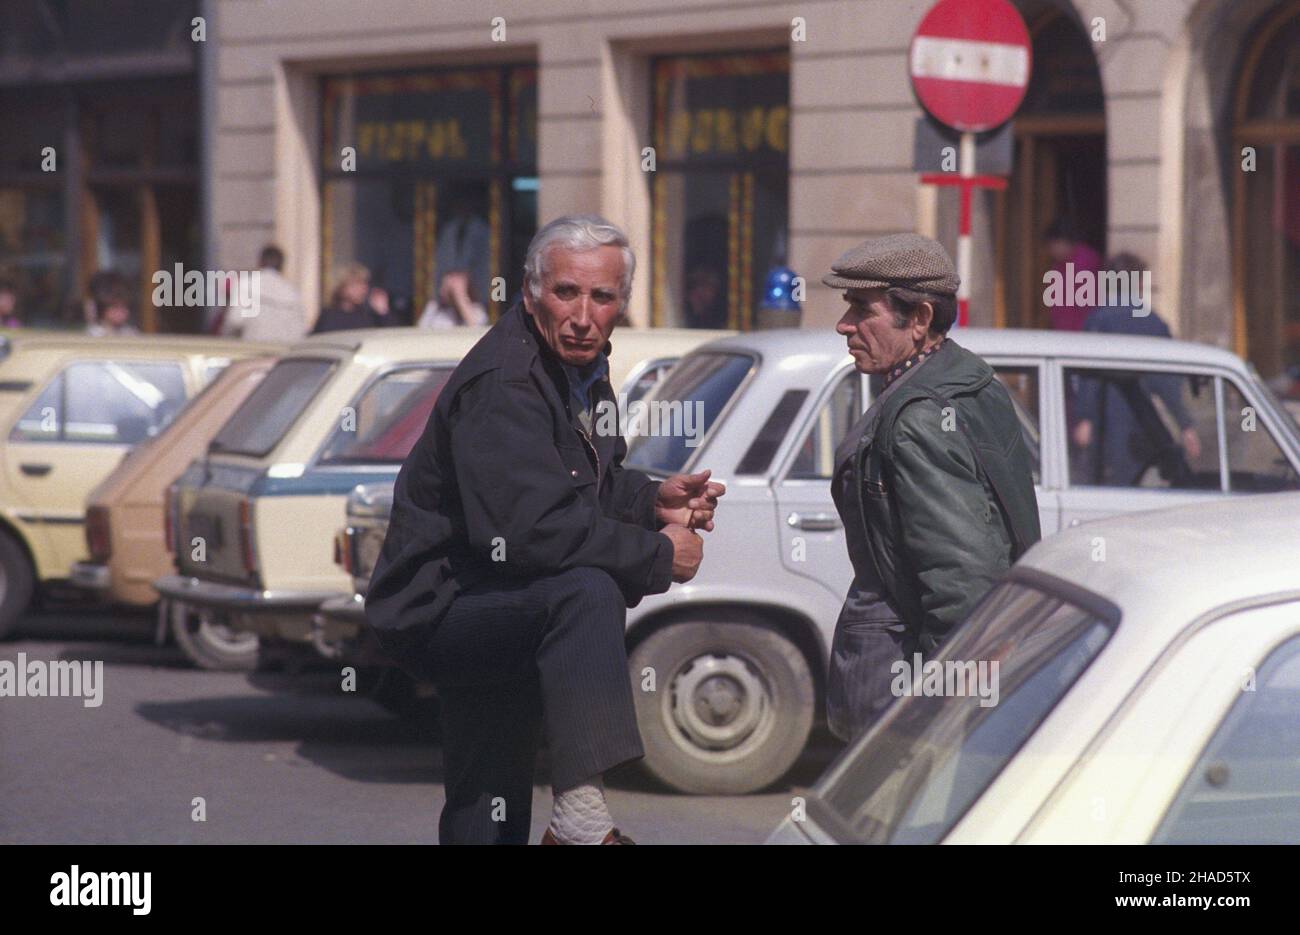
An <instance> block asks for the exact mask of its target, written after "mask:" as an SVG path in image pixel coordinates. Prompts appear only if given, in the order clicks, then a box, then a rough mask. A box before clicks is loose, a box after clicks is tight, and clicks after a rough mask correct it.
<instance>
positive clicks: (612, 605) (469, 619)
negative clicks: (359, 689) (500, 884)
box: [418, 568, 644, 844]
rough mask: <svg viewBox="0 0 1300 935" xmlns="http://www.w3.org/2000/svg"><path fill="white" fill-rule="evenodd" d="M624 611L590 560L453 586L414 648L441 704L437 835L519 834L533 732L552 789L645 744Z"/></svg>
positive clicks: (527, 818)
mask: <svg viewBox="0 0 1300 935" xmlns="http://www.w3.org/2000/svg"><path fill="white" fill-rule="evenodd" d="M626 620H627V605H626V603H625V601H624V599H623V594H622V592H621V591H620V590H619V588H618V585H616V584H615V583H614V579H612V578H611V577H610V576H609V575H607V574H606V573H605V572H603V571H600V570H598V569H594V568H575V569H571V570H569V571H565V572H561V573H559V574H556V575H550V576H547V577H541V578H534V579H531V580H528V581H519V582H509V583H506V582H492V583H490V584H481V585H478V586H474V587H471V588H469V589H468V590H466V591H464V592H462V593H461V594H459V595H458V596H457V597H456V599H455V601H453V603H452V605H451V607H450V608H449V609H448V611H447V613H446V615H445V616H444V617H443V619H442V621H441V622H440V623H439V624H438V625H437V627H436V628H435V630H434V632H433V635H432V637H431V638H430V639H429V640H428V642H427V644H426V645H425V647H424V649H423V650H422V651H421V655H422V657H423V658H422V659H420V660H418V662H419V663H420V665H419V668H421V669H423V670H425V671H426V672H427V674H428V675H429V676H430V677H431V678H432V680H433V682H434V684H435V685H436V686H437V688H438V695H439V701H440V705H441V711H442V745H443V762H444V767H445V776H446V779H445V784H446V795H447V803H446V805H445V806H444V807H443V810H442V817H441V819H440V820H439V822H438V836H439V840H440V842H441V843H443V844H527V843H528V833H529V825H530V823H531V819H532V796H533V767H534V762H535V760H536V758H537V749H538V744H539V741H540V739H541V736H542V734H543V732H544V734H545V738H546V744H547V747H548V748H549V750H550V761H551V783H552V786H553V787H554V788H555V789H557V790H561V791H562V790H564V789H568V788H571V787H573V786H576V785H578V784H579V783H581V782H583V781H584V780H587V779H590V778H592V777H595V776H599V775H601V774H602V773H604V772H605V771H606V770H607V769H610V768H612V767H614V766H617V765H618V764H619V763H623V762H625V761H627V760H632V759H637V758H639V757H641V756H643V755H644V751H643V750H642V747H641V735H640V733H639V732H638V730H637V726H636V711H635V709H634V707H633V701H632V684H631V679H630V677H629V675H628V670H627V649H626V646H625V645H624V642H623V640H624V627H625V625H626Z"/></svg>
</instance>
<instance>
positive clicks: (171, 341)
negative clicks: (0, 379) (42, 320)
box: [5, 330, 284, 357]
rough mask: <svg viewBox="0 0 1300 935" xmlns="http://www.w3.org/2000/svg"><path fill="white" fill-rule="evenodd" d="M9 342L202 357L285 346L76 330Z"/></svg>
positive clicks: (16, 334)
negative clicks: (161, 350)
mask: <svg viewBox="0 0 1300 935" xmlns="http://www.w3.org/2000/svg"><path fill="white" fill-rule="evenodd" d="M5 337H6V340H7V341H8V343H9V345H10V347H11V348H13V349H14V350H45V349H51V350H86V349H91V348H103V347H111V348H114V349H116V350H127V351H135V350H155V349H157V348H171V349H174V350H178V351H191V352H193V353H198V354H210V355H213V356H218V357H220V356H224V355H228V354H230V353H232V352H242V353H243V354H254V353H258V352H262V353H267V354H274V353H280V352H282V351H284V346H283V345H278V344H260V343H254V342H250V341H241V340H239V339H236V338H218V337H211V336H209V335H202V334H137V335H111V336H104V337H94V336H92V335H89V334H82V333H79V332H74V331H21V330H15V331H10V332H8V333H7V334H6V336H5Z"/></svg>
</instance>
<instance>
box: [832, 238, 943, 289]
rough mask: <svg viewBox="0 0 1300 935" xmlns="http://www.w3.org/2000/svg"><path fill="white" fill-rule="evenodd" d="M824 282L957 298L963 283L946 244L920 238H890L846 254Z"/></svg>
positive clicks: (870, 242)
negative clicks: (904, 289)
mask: <svg viewBox="0 0 1300 935" xmlns="http://www.w3.org/2000/svg"><path fill="white" fill-rule="evenodd" d="M822 282H824V283H826V285H828V286H834V287H835V288H837V289H878V288H885V287H888V286H902V287H904V288H906V289H915V290H916V291H918V292H933V293H934V294H936V295H956V293H957V285H958V284H959V283H960V282H961V279H960V277H958V275H957V270H956V268H955V267H954V266H953V265H952V259H951V257H949V256H948V251H947V250H945V249H944V248H943V244H941V243H939V242H938V241H936V240H931V239H930V238H929V237H922V236H921V235H920V234H890V235H888V236H887V237H876V238H873V239H872V240H864V241H863V242H862V243H860V244H858V245H857V246H856V247H854V248H852V249H851V250H846V251H845V252H844V254H843V255H842V256H841V257H840V258H839V259H838V260H836V261H835V262H834V263H832V264H831V272H829V273H827V274H826V275H825V276H823V277H822Z"/></svg>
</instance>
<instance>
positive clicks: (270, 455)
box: [154, 328, 716, 667]
mask: <svg viewBox="0 0 1300 935" xmlns="http://www.w3.org/2000/svg"><path fill="white" fill-rule="evenodd" d="M483 333H484V332H483V330H481V329H459V330H454V331H437V332H431V331H428V330H425V329H417V328H383V329H375V330H369V331H343V332H334V333H329V334H324V335H318V336H315V337H312V338H309V339H308V340H306V341H304V342H303V343H302V344H299V345H297V346H296V347H294V348H293V350H292V351H290V352H289V353H288V354H287V355H285V356H284V357H283V358H281V360H280V361H279V363H277V364H276V366H275V367H274V368H272V370H271V371H270V373H268V374H267V376H266V377H265V379H264V380H263V381H262V384H261V385H260V386H259V387H258V388H257V389H256V390H254V391H253V393H252V395H251V396H249V398H248V399H247V400H246V401H245V402H244V404H243V406H241V407H240V409H239V410H237V411H236V413H235V414H234V416H232V417H231V419H230V421H229V422H227V423H226V425H225V426H223V427H222V429H221V430H220V431H219V432H218V433H217V434H216V436H215V437H214V438H213V440H212V443H211V445H210V446H209V448H208V452H207V455H206V457H203V458H200V459H198V460H196V461H195V462H194V463H193V464H191V465H190V467H189V469H188V470H186V472H185V473H184V474H183V475H182V476H181V478H180V479H179V480H178V481H177V483H176V485H175V494H174V500H173V503H174V507H173V510H172V515H173V516H175V517H176V521H175V527H176V528H175V529H174V530H173V531H172V533H171V535H172V536H173V537H174V538H173V542H174V545H175V550H176V557H177V570H178V572H179V573H178V574H176V575H169V576H165V577H163V578H160V579H158V580H157V581H156V582H155V583H154V586H155V587H156V588H157V589H158V591H159V593H160V594H162V595H163V597H164V598H165V599H167V600H169V601H171V602H173V603H172V605H171V606H172V609H173V612H174V613H178V614H189V613H197V614H199V615H200V616H201V617H206V618H207V619H209V620H212V621H214V622H219V623H220V624H221V625H223V626H225V627H228V628H229V631H233V633H234V634H236V635H237V634H239V633H253V634H256V635H257V636H258V637H260V638H261V641H262V647H263V649H266V648H268V647H269V646H270V645H273V644H281V645H283V644H298V645H300V646H306V645H307V644H309V643H314V644H316V645H317V648H318V649H320V650H321V651H323V652H326V653H327V654H330V655H333V650H332V649H331V648H330V647H329V646H328V645H327V643H326V642H325V635H323V634H322V633H321V631H320V629H319V627H318V626H315V625H313V616H314V615H315V611H316V609H317V608H318V607H319V606H320V605H321V604H322V603H323V602H324V601H327V600H329V599H331V598H335V597H340V596H346V595H350V594H351V593H352V590H353V584H352V579H351V577H350V576H349V575H348V573H347V572H346V571H345V570H344V569H343V568H342V567H340V566H339V565H338V564H337V563H336V562H335V547H334V542H335V533H336V532H337V530H339V529H340V528H342V527H343V526H344V525H345V504H346V501H347V496H348V494H349V493H350V492H351V491H352V489H353V488H354V487H356V486H357V485H358V484H374V483H376V482H381V483H382V482H386V483H388V484H391V483H392V482H393V481H394V480H395V479H396V477H397V471H398V469H399V468H400V467H401V463H402V460H403V459H404V458H405V457H406V454H407V452H408V451H409V450H410V447H411V445H412V444H413V443H414V441H415V439H416V438H417V437H418V436H419V432H420V430H422V428H423V426H424V422H425V421H426V420H427V418H428V413H429V411H430V410H431V409H432V406H433V403H434V400H435V399H436V398H437V393H438V391H439V390H440V389H441V387H442V386H443V384H444V383H445V382H446V380H447V378H448V377H449V376H450V375H451V372H452V370H453V369H454V368H455V366H456V364H457V363H458V362H459V361H460V359H461V357H463V356H464V354H465V353H466V352H467V351H468V350H469V349H470V348H471V347H472V346H473V345H474V343H475V342H476V341H477V340H478V338H479V337H481V335H482V334H483ZM713 336H716V333H714V332H704V331H701V332H689V333H687V334H686V335H677V336H670V337H668V338H666V339H665V338H664V337H663V336H660V335H656V334H655V333H654V332H640V333H638V332H623V333H619V334H616V335H615V339H614V342H613V348H614V349H613V354H612V357H611V362H610V371H611V374H610V376H611V379H612V380H614V381H618V382H616V383H615V385H622V386H625V387H628V388H632V387H636V386H637V385H639V384H643V383H647V382H652V381H653V380H654V379H657V376H658V372H659V371H661V370H662V369H664V368H665V367H667V366H669V365H670V364H671V362H672V361H673V360H675V359H676V357H677V356H678V355H679V354H680V353H682V350H683V349H684V346H685V345H686V344H689V345H690V346H693V345H694V343H698V342H700V341H704V340H707V339H708V338H710V337H713ZM674 351H675V352H676V353H673V352H674ZM244 646H245V643H243V642H241V643H238V644H236V643H234V642H232V644H231V645H230V646H229V647H228V649H229V652H228V653H227V654H226V658H225V660H224V663H223V665H224V667H241V666H242V667H248V666H252V665H254V664H255V663H256V658H257V652H256V650H253V651H249V650H247V649H245V648H244Z"/></svg>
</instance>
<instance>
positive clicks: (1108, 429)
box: [1070, 252, 1201, 487]
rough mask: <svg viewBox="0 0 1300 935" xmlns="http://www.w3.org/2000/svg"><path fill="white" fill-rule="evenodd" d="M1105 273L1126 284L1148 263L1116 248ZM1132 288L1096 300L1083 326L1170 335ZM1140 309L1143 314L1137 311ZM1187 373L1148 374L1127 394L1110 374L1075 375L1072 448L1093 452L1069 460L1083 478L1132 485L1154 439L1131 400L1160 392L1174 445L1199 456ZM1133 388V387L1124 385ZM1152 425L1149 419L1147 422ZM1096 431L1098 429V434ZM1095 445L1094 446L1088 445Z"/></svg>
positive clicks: (1109, 331) (1145, 269)
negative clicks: (1121, 297) (1113, 299)
mask: <svg viewBox="0 0 1300 935" xmlns="http://www.w3.org/2000/svg"><path fill="white" fill-rule="evenodd" d="M1106 269H1107V271H1108V272H1111V273H1115V274H1118V275H1120V276H1123V277H1125V278H1126V279H1127V280H1128V281H1129V282H1130V283H1132V284H1134V285H1136V283H1138V282H1140V281H1141V280H1142V277H1143V275H1144V274H1146V273H1149V267H1148V266H1147V265H1146V262H1145V261H1144V260H1142V258H1140V257H1138V256H1136V255H1135V254H1132V253H1127V252H1125V253H1118V254H1116V255H1115V256H1113V257H1111V258H1110V259H1109V260H1108V261H1107V262H1106ZM1136 291H1137V290H1136V288H1134V287H1132V286H1131V287H1130V288H1129V290H1128V293H1129V296H1130V299H1131V301H1129V302H1128V303H1121V304H1116V305H1099V306H1098V307H1097V308H1095V309H1093V310H1092V311H1091V312H1090V313H1089V314H1088V318H1087V320H1086V321H1085V322H1084V326H1083V330H1084V331H1093V332H1100V333H1103V334H1140V335H1147V336H1150V337H1157V338H1170V337H1172V334H1171V333H1170V331H1169V326H1168V325H1167V324H1165V320H1164V319H1163V318H1161V317H1160V314H1159V313H1158V312H1156V310H1155V309H1153V308H1151V307H1150V304H1149V303H1150V302H1151V296H1149V295H1148V296H1144V297H1143V299H1142V302H1145V303H1147V304H1146V306H1145V307H1142V306H1141V304H1140V302H1139V301H1138V300H1137V298H1136V297H1135V295H1134V293H1135V292H1136ZM1140 313H1142V314H1140ZM1185 381H1186V378H1185V377H1183V376H1180V375H1178V374H1164V375H1154V374H1148V375H1146V376H1143V377H1141V378H1140V379H1139V380H1138V381H1137V386H1136V393H1137V394H1138V395H1136V396H1134V397H1132V398H1130V396H1128V395H1126V392H1125V391H1126V387H1124V386H1123V385H1122V384H1121V383H1119V382H1118V381H1116V380H1112V379H1104V378H1100V377H1089V376H1080V377H1079V381H1078V390H1077V396H1076V398H1075V403H1074V406H1073V407H1072V410H1073V413H1074V417H1075V419H1076V421H1075V422H1074V424H1073V426H1072V428H1071V429H1070V436H1071V439H1072V441H1073V442H1074V445H1075V447H1076V448H1077V449H1082V450H1088V449H1090V448H1091V454H1092V457H1090V458H1089V457H1086V456H1084V457H1082V458H1075V459H1073V460H1074V463H1075V464H1076V465H1078V466H1079V468H1080V469H1081V470H1083V471H1084V472H1085V475H1084V476H1085V478H1086V479H1085V480H1084V482H1085V483H1090V484H1100V485H1102V486H1119V487H1128V486H1132V485H1134V484H1136V483H1137V482H1138V480H1139V477H1138V474H1139V472H1140V471H1141V470H1142V468H1143V466H1144V465H1145V464H1147V463H1149V461H1150V459H1151V458H1152V457H1154V455H1155V454H1156V445H1157V443H1158V440H1156V439H1152V438H1151V437H1150V433H1149V432H1148V431H1147V430H1146V429H1145V428H1144V427H1143V425H1142V422H1141V420H1140V419H1139V417H1138V414H1137V413H1136V412H1134V410H1133V404H1134V402H1135V401H1136V402H1137V403H1138V404H1139V405H1140V404H1141V403H1142V400H1144V399H1145V400H1150V399H1152V398H1153V397H1159V398H1160V400H1161V401H1162V402H1163V403H1164V406H1165V409H1166V410H1167V411H1168V413H1169V415H1170V416H1171V417H1172V418H1173V419H1174V421H1175V422H1176V423H1177V425H1178V433H1179V437H1178V439H1177V442H1176V443H1177V444H1180V445H1181V446H1182V449H1183V452H1184V454H1185V455H1186V457H1187V459H1188V460H1189V461H1196V460H1197V459H1199V458H1200V456H1201V439H1200V435H1199V434H1198V433H1197V431H1196V420H1195V419H1193V418H1192V415H1191V413H1190V412H1189V411H1188V409H1187V405H1186V403H1185V402H1184V401H1183V385H1184V382H1185ZM1127 392H1128V393H1130V394H1131V393H1133V392H1134V389H1133V388H1132V387H1129V388H1127ZM1152 424H1154V423H1152ZM1098 433H1100V434H1101V436H1102V437H1101V438H1100V439H1099V438H1098V437H1097V436H1098ZM1094 445H1096V447H1095V448H1094V447H1093V446H1094Z"/></svg>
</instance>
